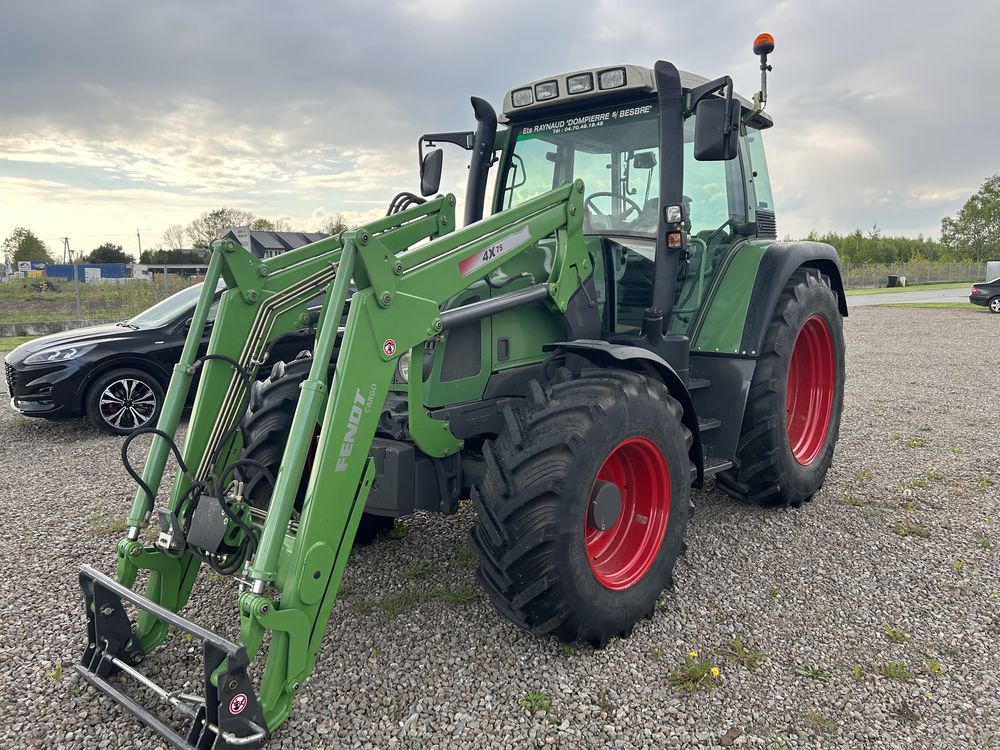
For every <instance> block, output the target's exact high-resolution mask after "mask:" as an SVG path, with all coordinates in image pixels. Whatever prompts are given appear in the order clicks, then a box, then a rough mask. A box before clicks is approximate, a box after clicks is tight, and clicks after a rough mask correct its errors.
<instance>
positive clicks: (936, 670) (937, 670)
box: [927, 659, 944, 677]
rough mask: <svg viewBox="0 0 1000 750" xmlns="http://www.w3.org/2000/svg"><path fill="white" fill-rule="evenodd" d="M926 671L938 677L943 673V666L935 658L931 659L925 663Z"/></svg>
mask: <svg viewBox="0 0 1000 750" xmlns="http://www.w3.org/2000/svg"><path fill="white" fill-rule="evenodd" d="M927 672H928V674H931V675H933V676H934V677H940V676H941V675H943V674H944V667H942V666H941V662H939V661H938V660H937V659H931V660H930V661H929V662H928V663H927Z"/></svg>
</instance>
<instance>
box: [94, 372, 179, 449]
mask: <svg viewBox="0 0 1000 750" xmlns="http://www.w3.org/2000/svg"><path fill="white" fill-rule="evenodd" d="M162 407H163V386H161V385H160V383H159V382H158V381H157V380H156V378H154V377H153V376H152V375H150V374H149V373H148V372H143V371H142V370H134V369H121V370H112V371H110V372H106V373H104V374H103V375H101V376H100V377H98V378H97V380H96V381H94V384H93V385H91V386H90V389H89V390H88V391H87V398H86V402H85V409H86V412H87V416H88V417H90V421H91V422H93V423H94V425H95V426H96V427H97V428H98V429H99V430H101V431H102V432H107V433H110V434H112V435H128V434H129V433H130V432H132V431H133V430H137V429H139V428H140V427H153V426H155V425H156V420H157V418H158V417H159V416H160V409H161V408H162Z"/></svg>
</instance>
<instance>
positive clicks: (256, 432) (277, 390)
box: [240, 352, 395, 545]
mask: <svg viewBox="0 0 1000 750" xmlns="http://www.w3.org/2000/svg"><path fill="white" fill-rule="evenodd" d="M311 365H312V357H310V356H309V354H308V353H307V352H303V353H302V354H300V355H299V356H298V357H297V358H296V359H294V360H292V361H291V362H278V363H276V364H275V365H274V368H273V369H272V370H271V375H270V376H269V377H268V378H267V379H266V380H263V381H260V382H258V383H255V384H254V386H253V390H252V391H251V396H250V408H249V409H248V411H247V416H246V418H245V419H244V421H243V425H242V430H243V436H244V447H243V452H242V453H241V455H240V458H249V459H252V460H254V461H259V462H260V463H261V464H263V465H264V466H266V467H267V468H268V471H270V472H271V475H272V476H277V474H278V466H279V465H280V464H281V457H282V455H283V454H284V451H285V443H286V442H287V441H288V431H289V429H290V428H291V426H292V417H293V416H294V415H295V405H296V403H298V400H299V386H300V385H301V384H302V381H304V380H305V379H306V378H307V377H308V376H309V368H310V367H311ZM329 374H330V375H332V374H333V365H330V373H329ZM311 464H312V454H311V453H310V457H309V459H308V461H307V467H308V466H310V465H311ZM240 475H241V478H242V479H243V482H244V487H243V495H244V497H245V498H246V499H247V502H248V503H250V505H252V506H254V507H255V508H259V509H261V510H267V508H268V506H269V505H270V503H271V490H272V487H271V484H270V482H269V481H268V480H267V478H266V476H265V475H264V473H263V472H261V471H255V470H254V469H252V468H242V469H241V470H240ZM305 494H306V476H305V473H304V475H303V477H302V484H301V485H300V486H299V491H298V495H297V497H296V500H295V510H296V511H301V509H302V502H303V500H304V499H305ZM393 523H395V519H394V518H389V517H386V516H376V515H372V514H371V513H365V514H363V515H362V516H361V522H360V523H359V524H358V532H357V534H356V535H355V537H354V543H355V544H358V545H364V544H369V543H371V542H372V541H374V540H375V538H376V537H378V536H379V535H380V534H382V533H384V532H386V531H388V530H389V529H391V528H392V526H393Z"/></svg>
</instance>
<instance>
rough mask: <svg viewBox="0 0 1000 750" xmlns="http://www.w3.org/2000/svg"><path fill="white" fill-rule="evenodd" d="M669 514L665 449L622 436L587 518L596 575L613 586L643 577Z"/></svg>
mask: <svg viewBox="0 0 1000 750" xmlns="http://www.w3.org/2000/svg"><path fill="white" fill-rule="evenodd" d="M595 509H597V510H596V511H595ZM598 514H600V515H599V517H595V516H598ZM669 519H670V472H669V470H668V469H667V462H666V459H665V458H664V457H663V452H662V451H661V450H660V449H659V448H658V447H657V445H656V444H655V443H653V442H652V441H651V440H648V439H646V438H643V437H633V438H629V439H628V440H625V441H623V442H622V443H620V444H619V445H618V446H616V447H615V449H614V450H613V451H611V454H610V455H609V456H608V457H607V458H606V459H605V461H604V464H603V465H602V466H601V469H600V471H598V472H597V478H596V480H595V481H594V487H593V489H592V490H591V497H590V503H589V505H588V509H587V514H586V520H585V521H584V524H585V526H584V538H585V540H586V545H587V560H588V562H589V563H590V569H591V570H592V571H593V573H594V576H595V577H596V578H597V580H598V581H600V583H601V584H602V585H603V586H604V587H605V588H609V589H612V590H615V591H619V590H621V589H627V588H629V587H630V586H633V585H635V583H637V582H638V581H639V580H641V579H642V577H643V576H644V575H645V574H646V572H647V571H648V570H649V568H650V566H651V565H652V564H653V561H654V560H656V556H657V555H658V554H659V552H660V547H662V546H663V537H664V535H665V534H666V530H667V522H668V521H669ZM602 526H603V527H604V528H601V527H602Z"/></svg>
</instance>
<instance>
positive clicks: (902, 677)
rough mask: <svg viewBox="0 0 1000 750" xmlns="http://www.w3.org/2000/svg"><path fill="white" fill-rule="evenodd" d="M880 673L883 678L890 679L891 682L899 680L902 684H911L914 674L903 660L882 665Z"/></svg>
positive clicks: (879, 668)
mask: <svg viewBox="0 0 1000 750" xmlns="http://www.w3.org/2000/svg"><path fill="white" fill-rule="evenodd" d="M878 673H879V674H880V675H882V676H883V677H888V678H889V679H890V680H899V681H900V682H909V681H910V680H912V679H913V672H911V671H910V668H909V667H907V666H906V662H905V661H902V660H900V661H890V662H887V663H885V664H880V665H879V667H878Z"/></svg>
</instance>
